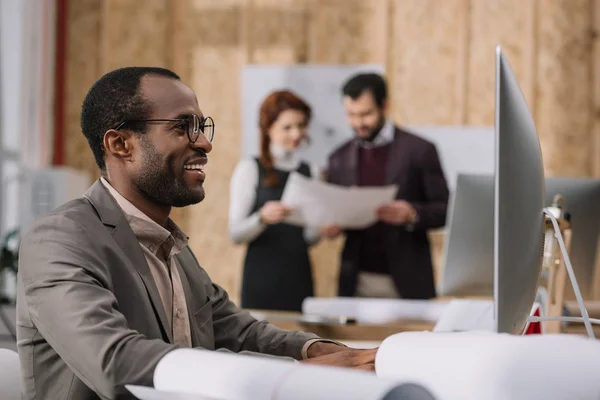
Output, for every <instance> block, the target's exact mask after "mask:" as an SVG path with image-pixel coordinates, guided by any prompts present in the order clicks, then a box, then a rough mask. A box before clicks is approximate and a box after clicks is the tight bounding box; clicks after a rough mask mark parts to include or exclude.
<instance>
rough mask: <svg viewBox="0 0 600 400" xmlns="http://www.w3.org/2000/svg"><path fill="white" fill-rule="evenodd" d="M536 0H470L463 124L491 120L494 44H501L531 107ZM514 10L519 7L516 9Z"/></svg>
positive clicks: (482, 123)
mask: <svg viewBox="0 0 600 400" xmlns="http://www.w3.org/2000/svg"><path fill="white" fill-rule="evenodd" d="M536 4H537V1H536V0H492V1H478V0H472V1H471V4H470V7H471V10H470V17H469V41H468V43H469V46H468V49H469V54H468V60H469V62H468V69H467V74H466V75H467V79H466V80H467V96H466V99H467V101H466V104H465V106H464V109H465V110H466V119H465V120H464V121H460V122H461V123H464V124H465V125H482V126H486V125H487V126H489V125H493V124H494V97H495V96H494V92H495V90H494V82H495V60H496V58H495V47H496V45H498V44H500V45H501V46H502V48H503V51H504V53H505V54H506V55H507V56H508V58H509V60H510V64H511V67H512V69H513V71H514V72H515V75H516V77H517V79H518V80H519V83H520V85H521V88H522V90H523V92H524V93H525V94H526V98H527V101H528V102H529V105H530V107H531V101H532V93H533V81H532V80H531V74H530V71H529V70H530V66H531V65H532V62H533V58H534V57H535V52H534V48H533V47H532V43H533V38H534V36H535V32H534V26H535V5H536ZM516 10H519V11H518V12H517V11H516Z"/></svg>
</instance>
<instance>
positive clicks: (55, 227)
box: [18, 215, 178, 399]
mask: <svg viewBox="0 0 600 400" xmlns="http://www.w3.org/2000/svg"><path fill="white" fill-rule="evenodd" d="M92 235H93V232H89V229H88V230H86V229H84V228H83V227H82V226H80V225H79V224H78V223H77V222H76V221H74V220H73V219H70V218H68V217H67V216H65V215H51V216H48V217H44V218H43V219H41V220H40V221H39V222H37V223H36V224H35V226H34V227H33V228H32V230H31V231H30V232H29V233H28V234H27V235H25V236H24V238H23V242H22V244H21V248H20V252H19V273H18V274H19V285H22V293H23V295H24V297H23V299H22V300H23V302H24V303H25V305H23V306H22V307H26V309H27V312H28V314H29V318H30V319H31V322H32V323H33V324H34V325H35V328H36V329H37V330H38V331H39V334H40V335H41V336H42V337H43V338H44V339H45V340H46V341H47V342H48V344H49V345H50V346H52V348H53V349H54V350H55V351H56V353H57V354H58V356H59V357H60V358H61V359H62V360H63V361H64V362H65V363H66V364H67V366H68V367H69V368H70V369H71V370H72V371H73V372H74V373H75V375H77V377H78V378H79V379H81V380H82V381H83V382H84V383H85V384H86V385H87V386H88V387H90V388H91V389H92V390H93V391H95V392H96V393H97V394H98V395H99V396H100V397H101V398H103V399H113V398H117V397H119V395H121V394H126V393H128V392H127V390H126V389H125V387H124V386H125V385H126V384H137V385H145V386H152V380H153V373H154V369H155V366H156V364H157V363H158V361H159V360H160V359H161V358H162V357H163V356H164V355H165V354H167V353H168V352H169V351H171V350H174V349H176V348H177V347H178V346H176V345H171V344H168V343H165V342H164V341H162V340H153V339H147V338H146V337H144V336H143V335H141V334H140V333H138V332H137V331H135V330H132V329H131V328H129V326H128V324H127V320H126V319H125V317H124V316H123V314H121V313H120V312H119V309H118V305H117V300H116V298H115V296H114V295H113V293H112V292H111V291H110V290H109V288H108V287H110V286H109V285H110V277H109V275H108V272H107V269H106V266H104V265H102V262H101V261H100V259H99V257H98V256H97V254H101V253H100V252H101V251H102V249H100V248H97V247H96V248H95V241H94V240H93V238H92V237H91V236H92ZM21 340H24V339H23V338H22V339H21Z"/></svg>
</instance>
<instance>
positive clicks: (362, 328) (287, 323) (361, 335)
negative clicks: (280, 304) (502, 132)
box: [248, 310, 435, 342]
mask: <svg viewBox="0 0 600 400" xmlns="http://www.w3.org/2000/svg"><path fill="white" fill-rule="evenodd" d="M248 311H250V312H252V313H253V314H254V315H259V314H260V315H261V316H262V317H263V319H264V320H266V321H268V322H269V323H271V324H273V325H275V326H276V327H278V328H280V329H286V330H293V331H305V332H310V333H314V334H316V335H319V336H320V337H322V338H326V339H333V340H339V341H342V342H345V341H361V342H373V341H376V342H380V341H382V340H383V339H385V338H386V337H388V336H391V335H393V334H395V333H399V332H414V331H431V330H433V327H434V325H435V324H433V323H431V322H425V321H398V322H392V323H386V324H361V323H353V324H345V325H343V324H337V325H329V324H327V325H326V324H319V323H305V322H303V321H300V317H301V316H302V313H299V312H280V311H263V310H260V311H253V310H248Z"/></svg>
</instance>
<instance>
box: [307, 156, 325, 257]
mask: <svg viewBox="0 0 600 400" xmlns="http://www.w3.org/2000/svg"><path fill="white" fill-rule="evenodd" d="M310 176H311V178H313V179H319V180H322V175H321V170H320V169H319V167H318V166H316V165H311V166H310ZM304 240H305V241H306V244H307V245H308V246H313V245H315V244H317V243H319V241H320V240H321V233H320V232H319V228H314V227H311V228H304Z"/></svg>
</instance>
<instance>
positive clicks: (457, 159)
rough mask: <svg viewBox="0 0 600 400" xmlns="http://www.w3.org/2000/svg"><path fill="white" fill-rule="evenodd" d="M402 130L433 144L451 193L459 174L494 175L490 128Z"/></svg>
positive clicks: (421, 127)
mask: <svg viewBox="0 0 600 400" xmlns="http://www.w3.org/2000/svg"><path fill="white" fill-rule="evenodd" d="M406 130H408V131H409V132H411V133H414V134H415V135H417V136H420V137H422V138H424V139H426V140H429V141H430V142H432V143H433V144H435V146H436V148H437V151H438V156H439V157H440V163H441V164H442V169H443V170H444V175H445V176H446V181H447V182H448V188H449V189H450V191H454V188H455V187H456V178H457V176H458V174H459V173H463V174H484V175H493V174H494V171H495V167H494V157H495V146H496V142H495V135H494V127H493V126H489V127H487V126H486V127H475V126H414V127H407V128H406Z"/></svg>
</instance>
